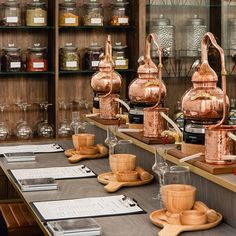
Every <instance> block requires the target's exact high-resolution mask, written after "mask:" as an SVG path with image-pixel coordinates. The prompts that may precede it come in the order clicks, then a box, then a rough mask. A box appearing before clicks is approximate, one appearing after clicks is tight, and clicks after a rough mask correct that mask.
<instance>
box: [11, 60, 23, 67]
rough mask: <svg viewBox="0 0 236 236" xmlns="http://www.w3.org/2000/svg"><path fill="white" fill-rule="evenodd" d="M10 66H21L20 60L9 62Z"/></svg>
mask: <svg viewBox="0 0 236 236" xmlns="http://www.w3.org/2000/svg"><path fill="white" fill-rule="evenodd" d="M10 68H21V62H20V61H17V62H11V63H10Z"/></svg>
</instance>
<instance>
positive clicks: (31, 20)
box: [26, 0, 47, 26]
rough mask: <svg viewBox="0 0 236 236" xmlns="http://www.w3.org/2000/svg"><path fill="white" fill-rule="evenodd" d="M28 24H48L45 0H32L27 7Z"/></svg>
mask: <svg viewBox="0 0 236 236" xmlns="http://www.w3.org/2000/svg"><path fill="white" fill-rule="evenodd" d="M26 25H27V26H47V7H46V2H45V1H43V0H32V1H31V2H30V3H28V4H27V9H26Z"/></svg>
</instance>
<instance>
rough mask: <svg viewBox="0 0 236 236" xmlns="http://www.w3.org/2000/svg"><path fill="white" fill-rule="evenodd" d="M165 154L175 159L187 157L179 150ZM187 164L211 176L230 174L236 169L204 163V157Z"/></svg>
mask: <svg viewBox="0 0 236 236" xmlns="http://www.w3.org/2000/svg"><path fill="white" fill-rule="evenodd" d="M167 153H168V154H169V155H171V156H174V157H176V158H179V159H181V158H184V157H186V156H188V155H186V154H184V153H182V152H181V151H180V150H178V149H176V148H173V149H169V150H168V151H167ZM187 162H188V163H190V164H192V165H193V166H196V167H198V168H200V169H202V170H205V171H207V172H209V173H211V174H213V175H218V174H230V173H233V172H234V170H235V169H236V164H230V165H214V164H210V163H206V162H205V160H204V157H198V158H196V159H193V160H190V161H187Z"/></svg>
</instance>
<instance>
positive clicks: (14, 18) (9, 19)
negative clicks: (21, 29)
mask: <svg viewBox="0 0 236 236" xmlns="http://www.w3.org/2000/svg"><path fill="white" fill-rule="evenodd" d="M17 22H18V17H17V16H8V17H7V23H17Z"/></svg>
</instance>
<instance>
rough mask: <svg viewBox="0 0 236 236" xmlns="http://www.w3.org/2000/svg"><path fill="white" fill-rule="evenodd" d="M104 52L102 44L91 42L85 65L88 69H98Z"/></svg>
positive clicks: (86, 53) (87, 49)
mask: <svg viewBox="0 0 236 236" xmlns="http://www.w3.org/2000/svg"><path fill="white" fill-rule="evenodd" d="M102 52H103V48H102V46H100V45H98V44H97V43H91V44H90V46H89V47H88V48H86V52H85V67H86V69H88V70H98V64H99V61H100V58H99V57H100V55H101V54H102Z"/></svg>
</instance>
